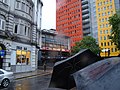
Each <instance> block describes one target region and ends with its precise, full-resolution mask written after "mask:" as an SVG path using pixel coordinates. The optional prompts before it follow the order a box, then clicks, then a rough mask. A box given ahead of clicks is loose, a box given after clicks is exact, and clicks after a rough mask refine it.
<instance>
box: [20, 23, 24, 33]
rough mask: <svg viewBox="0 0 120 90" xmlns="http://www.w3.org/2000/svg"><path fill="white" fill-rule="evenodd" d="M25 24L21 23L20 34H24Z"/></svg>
mask: <svg viewBox="0 0 120 90" xmlns="http://www.w3.org/2000/svg"><path fill="white" fill-rule="evenodd" d="M23 31H24V25H22V24H20V34H21V35H24V32H23Z"/></svg>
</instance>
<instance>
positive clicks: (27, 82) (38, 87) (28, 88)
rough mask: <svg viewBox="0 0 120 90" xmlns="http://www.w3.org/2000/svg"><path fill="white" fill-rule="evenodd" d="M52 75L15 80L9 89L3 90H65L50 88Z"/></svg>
mask: <svg viewBox="0 0 120 90" xmlns="http://www.w3.org/2000/svg"><path fill="white" fill-rule="evenodd" d="M50 78H51V75H43V76H39V75H38V76H34V77H29V78H23V79H18V80H15V81H14V82H13V83H11V84H10V85H9V87H8V88H4V89H2V88H0V89H1V90H63V89H58V88H56V89H55V88H48V86H49V82H50Z"/></svg>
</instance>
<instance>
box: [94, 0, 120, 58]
mask: <svg viewBox="0 0 120 90" xmlns="http://www.w3.org/2000/svg"><path fill="white" fill-rule="evenodd" d="M118 9H120V0H96V15H97V24H98V42H99V46H100V48H101V49H102V52H101V56H103V57H106V56H108V51H110V56H117V55H118V53H119V52H118V50H117V48H116V46H115V44H114V43H112V42H111V41H110V39H109V37H108V36H109V35H110V34H111V26H110V25H109V21H108V20H109V17H110V16H112V15H113V14H114V13H115V12H116V10H118Z"/></svg>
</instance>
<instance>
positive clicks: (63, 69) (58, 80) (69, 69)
mask: <svg viewBox="0 0 120 90" xmlns="http://www.w3.org/2000/svg"><path fill="white" fill-rule="evenodd" d="M101 59H102V58H101V57H99V56H97V55H96V54H94V53H93V52H92V51H90V50H89V49H84V50H81V51H80V52H78V53H77V54H75V55H74V56H72V57H69V58H67V59H65V60H63V61H59V62H56V63H55V65H54V68H53V73H52V77H51V81H50V85H49V87H56V88H63V89H71V88H73V87H75V86H76V85H75V81H74V78H73V76H72V75H71V74H73V73H75V72H76V71H78V70H80V69H82V68H84V67H86V66H88V65H90V64H92V63H94V62H96V61H98V60H101Z"/></svg>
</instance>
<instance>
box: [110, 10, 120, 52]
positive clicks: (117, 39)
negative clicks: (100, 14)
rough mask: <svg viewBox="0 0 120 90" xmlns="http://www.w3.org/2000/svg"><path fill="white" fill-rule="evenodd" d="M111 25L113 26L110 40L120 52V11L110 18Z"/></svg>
mask: <svg viewBox="0 0 120 90" xmlns="http://www.w3.org/2000/svg"><path fill="white" fill-rule="evenodd" d="M109 24H110V25H111V26H112V30H111V31H112V32H111V35H110V37H109V38H110V39H111V40H112V42H114V43H115V45H116V47H117V48H118V49H119V50H120V11H118V12H117V13H116V14H114V15H113V16H111V17H110V18H109Z"/></svg>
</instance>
